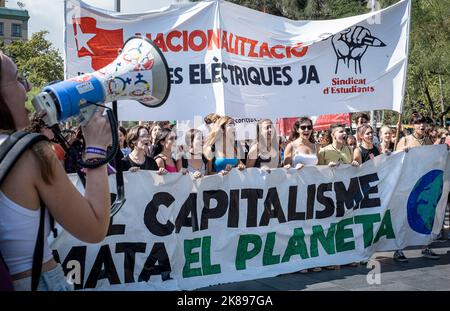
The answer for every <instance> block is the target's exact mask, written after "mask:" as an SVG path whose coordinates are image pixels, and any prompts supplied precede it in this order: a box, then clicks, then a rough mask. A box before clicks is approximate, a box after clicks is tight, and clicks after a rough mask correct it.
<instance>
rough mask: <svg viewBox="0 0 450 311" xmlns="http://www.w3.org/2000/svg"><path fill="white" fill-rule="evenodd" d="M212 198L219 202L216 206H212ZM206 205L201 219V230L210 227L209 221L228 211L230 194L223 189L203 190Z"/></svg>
mask: <svg viewBox="0 0 450 311" xmlns="http://www.w3.org/2000/svg"><path fill="white" fill-rule="evenodd" d="M211 200H215V201H216V202H217V206H216V207H215V208H210V207H211ZM203 203H204V207H203V210H202V218H201V220H200V230H205V229H208V221H209V219H213V218H220V217H222V216H223V215H225V213H226V212H227V207H228V195H227V193H226V192H225V191H223V190H208V191H204V192H203Z"/></svg>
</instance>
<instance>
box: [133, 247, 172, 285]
mask: <svg viewBox="0 0 450 311" xmlns="http://www.w3.org/2000/svg"><path fill="white" fill-rule="evenodd" d="M156 263H159V264H158V265H156ZM171 271H172V269H171V267H170V261H169V255H167V250H166V247H165V245H164V243H155V244H153V247H152V250H151V251H150V255H149V256H148V258H147V260H146V261H145V264H144V268H143V269H142V271H141V274H139V278H138V282H148V280H150V277H151V276H152V275H161V279H162V280H163V281H166V280H168V279H169V278H170V272H171Z"/></svg>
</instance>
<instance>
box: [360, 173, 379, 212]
mask: <svg viewBox="0 0 450 311" xmlns="http://www.w3.org/2000/svg"><path fill="white" fill-rule="evenodd" d="M378 180H379V178H378V174H377V173H373V174H369V175H364V176H360V177H359V183H360V185H361V191H362V193H363V196H364V197H363V199H362V201H361V206H360V208H370V207H378V206H380V205H381V201H380V198H373V199H370V198H369V194H373V193H378V186H374V187H371V186H370V183H371V182H374V181H378Z"/></svg>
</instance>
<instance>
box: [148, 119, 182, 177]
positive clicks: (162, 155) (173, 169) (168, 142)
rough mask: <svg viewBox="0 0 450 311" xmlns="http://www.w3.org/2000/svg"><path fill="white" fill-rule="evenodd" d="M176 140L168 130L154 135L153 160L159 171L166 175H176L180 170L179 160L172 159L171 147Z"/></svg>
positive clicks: (164, 129)
mask: <svg viewBox="0 0 450 311" xmlns="http://www.w3.org/2000/svg"><path fill="white" fill-rule="evenodd" d="M176 140H177V137H176V135H175V134H174V133H173V132H172V131H171V130H169V129H168V128H163V129H162V130H161V131H160V132H159V133H158V135H156V140H155V144H154V145H153V158H154V159H155V161H156V164H157V165H158V168H159V169H160V170H166V171H167V172H168V173H177V172H178V171H180V170H181V159H179V160H175V159H174V158H173V157H172V147H173V143H174V142H175V141H176Z"/></svg>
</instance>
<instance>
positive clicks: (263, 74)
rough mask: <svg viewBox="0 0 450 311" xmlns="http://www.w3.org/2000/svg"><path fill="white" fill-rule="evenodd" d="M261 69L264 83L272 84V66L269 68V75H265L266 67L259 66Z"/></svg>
mask: <svg viewBox="0 0 450 311" xmlns="http://www.w3.org/2000/svg"><path fill="white" fill-rule="evenodd" d="M259 71H260V73H261V81H262V83H263V84H264V85H266V86H270V85H272V68H271V67H268V68H267V77H266V76H265V73H264V68H259ZM266 78H267V80H266Z"/></svg>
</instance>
